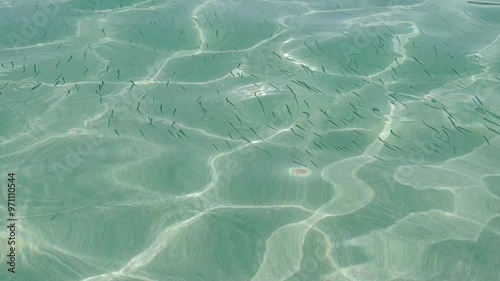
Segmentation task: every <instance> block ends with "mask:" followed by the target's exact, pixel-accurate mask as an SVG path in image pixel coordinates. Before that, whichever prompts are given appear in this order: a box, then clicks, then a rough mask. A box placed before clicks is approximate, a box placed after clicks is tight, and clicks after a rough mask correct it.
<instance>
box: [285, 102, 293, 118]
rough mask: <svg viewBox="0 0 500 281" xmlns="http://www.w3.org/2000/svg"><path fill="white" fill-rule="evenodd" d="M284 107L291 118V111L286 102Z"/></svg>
mask: <svg viewBox="0 0 500 281" xmlns="http://www.w3.org/2000/svg"><path fill="white" fill-rule="evenodd" d="M286 109H287V110H288V114H290V116H291V117H292V118H293V115H292V112H291V111H290V107H288V104H286Z"/></svg>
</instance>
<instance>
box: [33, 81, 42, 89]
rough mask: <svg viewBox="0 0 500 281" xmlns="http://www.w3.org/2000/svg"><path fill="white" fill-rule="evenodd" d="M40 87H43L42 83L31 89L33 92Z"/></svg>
mask: <svg viewBox="0 0 500 281" xmlns="http://www.w3.org/2000/svg"><path fill="white" fill-rule="evenodd" d="M40 85H42V83H40V82H38V85H36V86H35V87H33V88H31V91H33V90H35V89H36V88H38V87H40Z"/></svg>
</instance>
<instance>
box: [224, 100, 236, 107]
mask: <svg viewBox="0 0 500 281" xmlns="http://www.w3.org/2000/svg"><path fill="white" fill-rule="evenodd" d="M226 102H227V103H229V104H230V105H231V106H232V107H234V108H236V107H235V106H234V104H233V103H232V102H230V101H229V99H228V98H226Z"/></svg>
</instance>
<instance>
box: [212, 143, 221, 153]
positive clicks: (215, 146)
mask: <svg viewBox="0 0 500 281" xmlns="http://www.w3.org/2000/svg"><path fill="white" fill-rule="evenodd" d="M212 145H213V147H215V150H217V152H220V151H219V149H218V148H217V146H215V144H213V143H212Z"/></svg>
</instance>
